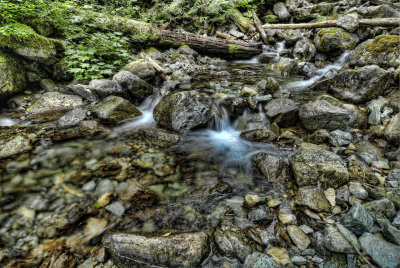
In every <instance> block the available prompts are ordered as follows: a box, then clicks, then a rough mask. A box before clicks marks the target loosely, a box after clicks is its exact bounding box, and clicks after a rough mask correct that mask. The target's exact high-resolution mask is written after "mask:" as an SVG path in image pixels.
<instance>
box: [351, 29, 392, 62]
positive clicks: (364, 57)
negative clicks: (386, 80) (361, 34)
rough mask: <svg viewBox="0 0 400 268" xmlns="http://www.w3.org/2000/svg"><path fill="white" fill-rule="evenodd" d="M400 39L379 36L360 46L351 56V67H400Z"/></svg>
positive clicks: (390, 36)
mask: <svg viewBox="0 0 400 268" xmlns="http://www.w3.org/2000/svg"><path fill="white" fill-rule="evenodd" d="M399 51H400V37H399V36H398V35H379V36H377V37H375V39H373V40H372V39H371V40H367V41H365V42H364V43H362V44H360V45H359V46H358V47H357V48H356V49H355V50H354V51H353V52H352V53H351V55H350V59H349V60H350V65H353V66H354V65H355V66H364V65H372V64H375V65H379V66H380V67H382V68H390V67H394V68H396V67H398V66H399V65H400V52H399Z"/></svg>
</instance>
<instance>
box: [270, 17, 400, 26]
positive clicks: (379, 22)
mask: <svg viewBox="0 0 400 268" xmlns="http://www.w3.org/2000/svg"><path fill="white" fill-rule="evenodd" d="M336 23H337V20H326V21H322V22H312V23H291V24H264V25H263V26H262V27H263V28H264V29H307V28H326V27H336V26H337V24H336ZM358 23H359V25H360V26H361V27H375V26H382V27H399V26H400V18H377V19H360V20H358Z"/></svg>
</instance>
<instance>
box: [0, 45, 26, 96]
mask: <svg viewBox="0 0 400 268" xmlns="http://www.w3.org/2000/svg"><path fill="white" fill-rule="evenodd" d="M25 86H26V74H25V70H24V68H23V67H22V66H21V64H20V63H19V62H18V60H17V59H15V58H13V57H11V56H10V55H8V54H6V53H4V52H2V51H0V97H1V98H2V97H4V96H9V95H13V94H15V93H18V92H20V91H22V90H23V89H24V88H25Z"/></svg>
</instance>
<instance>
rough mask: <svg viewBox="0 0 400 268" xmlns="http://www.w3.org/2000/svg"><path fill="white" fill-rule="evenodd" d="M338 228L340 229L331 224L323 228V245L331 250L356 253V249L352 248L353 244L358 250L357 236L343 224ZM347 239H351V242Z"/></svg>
mask: <svg viewBox="0 0 400 268" xmlns="http://www.w3.org/2000/svg"><path fill="white" fill-rule="evenodd" d="M340 228H341V229H340V231H339V229H338V228H337V227H335V226H333V225H329V226H328V227H326V228H325V230H324V232H323V234H324V236H323V244H324V247H326V248H327V249H328V250H329V251H332V252H338V253H346V254H356V253H357V251H356V250H355V249H354V246H356V248H357V249H358V250H360V244H359V243H358V240H357V237H356V236H355V235H354V234H353V233H352V232H351V231H350V230H348V229H347V228H346V227H344V226H343V225H342V226H341V227H340ZM349 241H351V244H350V243H349ZM353 245H354V246H353Z"/></svg>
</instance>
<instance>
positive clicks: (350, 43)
mask: <svg viewBox="0 0 400 268" xmlns="http://www.w3.org/2000/svg"><path fill="white" fill-rule="evenodd" d="M317 34H318V36H319V37H320V44H319V46H318V48H319V50H320V51H323V52H329V51H330V50H332V49H334V47H336V48H337V49H341V50H347V49H354V48H355V47H356V45H357V42H356V40H354V38H353V37H352V36H351V35H350V34H349V33H348V32H346V31H344V30H342V29H340V28H327V29H322V30H320V31H319V32H318V33H317ZM327 35H330V36H332V35H333V36H334V37H333V38H332V37H331V40H330V41H329V42H326V41H325V40H324V38H326V36H327Z"/></svg>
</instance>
